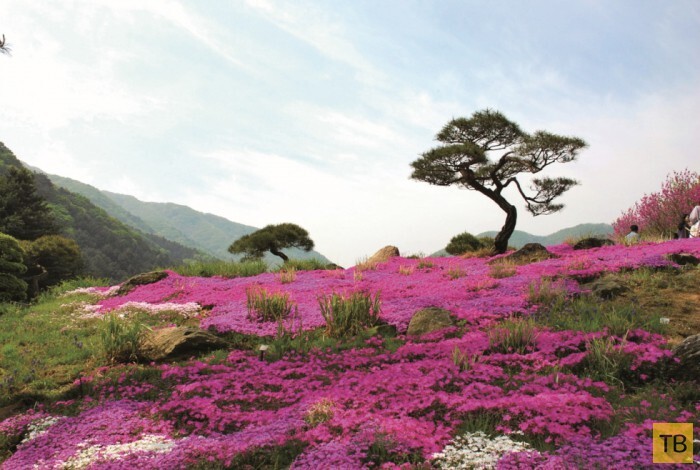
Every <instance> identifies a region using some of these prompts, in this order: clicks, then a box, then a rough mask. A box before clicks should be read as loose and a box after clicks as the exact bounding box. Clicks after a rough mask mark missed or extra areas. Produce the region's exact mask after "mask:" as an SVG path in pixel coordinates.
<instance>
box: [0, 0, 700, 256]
mask: <svg viewBox="0 0 700 470" xmlns="http://www.w3.org/2000/svg"><path fill="white" fill-rule="evenodd" d="M0 33H4V34H5V36H6V38H7V42H8V43H9V44H10V45H11V47H12V56H10V57H8V56H4V55H3V56H0V141H2V142H4V143H5V144H6V145H7V146H8V147H9V148H10V149H12V150H13V152H14V153H15V154H16V155H17V156H18V157H19V158H20V159H21V160H23V161H25V162H27V163H29V164H31V165H34V166H38V167H40V168H42V169H43V170H45V171H47V172H50V173H54V174H58V175H62V176H67V177H71V178H75V179H78V180H80V181H83V182H85V183H89V184H91V185H93V186H96V187H97V188H100V189H105V190H109V191H115V192H119V193H124V194H131V195H134V196H136V197H138V198H139V199H142V200H145V201H163V202H165V201H167V202H175V203H180V204H185V205H188V206H190V207H192V208H194V209H197V210H199V211H204V212H210V213H213V214H217V215H221V216H224V217H226V218H228V219H230V220H233V221H236V222H240V223H244V224H249V225H254V226H257V227H262V226H264V225H266V224H270V223H280V222H294V223H297V224H299V225H301V226H303V227H305V228H306V229H307V230H308V231H309V233H310V235H311V237H312V238H313V239H314V241H315V242H316V248H317V250H318V251H320V252H322V253H323V254H325V255H326V256H328V257H329V258H330V259H332V260H333V261H335V262H337V263H339V264H341V265H352V264H355V261H357V260H359V259H360V258H362V257H363V256H366V255H371V254H372V253H373V252H374V251H376V250H377V249H378V248H381V247H382V246H384V245H387V244H393V245H396V246H398V247H399V248H400V250H401V251H402V254H412V253H417V252H423V253H431V252H433V251H435V250H437V249H440V248H442V247H444V246H445V245H446V243H447V242H448V241H449V239H450V238H451V237H452V236H454V235H455V234H457V233H459V232H462V231H465V230H466V231H469V232H472V233H475V234H476V233H479V232H481V231H485V230H494V229H498V228H500V226H501V225H502V224H503V222H504V214H503V212H501V211H500V209H498V207H497V206H496V205H495V204H494V203H493V202H491V201H490V200H488V199H486V198H485V197H484V196H482V195H480V194H479V193H476V192H473V191H465V190H459V189H457V188H445V187H436V186H430V185H428V184H426V183H421V182H417V181H413V180H410V179H409V175H410V173H411V168H410V163H411V162H412V161H413V160H415V159H417V158H418V157H419V156H420V154H421V153H422V152H424V151H426V150H428V149H430V148H431V147H432V146H434V145H435V142H434V140H433V139H434V136H435V134H436V133H437V131H438V130H439V129H440V128H441V127H442V126H443V125H444V124H445V123H446V122H447V121H449V120H450V119H451V118H452V117H459V116H469V115H471V114H472V113H473V112H474V111H476V110H480V109H484V108H492V109H496V110H499V111H501V112H503V113H504V114H505V115H506V116H507V117H509V118H510V119H512V120H514V121H516V122H517V123H519V124H520V126H521V127H522V128H523V129H524V130H525V131H528V132H531V131H535V130H538V129H545V130H548V131H551V132H554V133H559V134H565V135H574V136H578V137H581V138H583V139H585V140H586V141H587V142H588V144H589V148H588V149H586V150H584V151H583V152H582V153H581V155H580V158H579V160H578V161H576V162H573V163H568V164H565V165H560V166H559V167H557V166H554V167H551V169H550V171H549V172H548V174H549V175H552V176H558V175H562V176H573V177H575V178H577V179H578V180H580V181H581V183H582V184H581V185H580V186H577V187H574V188H573V189H571V190H570V191H569V192H568V193H567V194H566V195H565V196H564V197H563V198H562V202H563V203H564V204H566V208H565V209H564V210H563V211H562V212H560V213H558V214H554V215H548V216H540V217H531V216H529V215H528V214H527V213H526V212H525V210H524V209H522V206H523V203H522V202H520V201H519V202H518V203H517V205H518V207H519V208H520V209H519V223H518V229H521V230H527V231H529V232H531V233H535V234H547V233H550V232H553V231H556V230H558V229H561V228H565V227H569V226H572V225H576V224H579V223H585V222H608V223H609V222H612V221H613V220H614V219H615V218H616V217H617V216H619V215H620V213H621V212H622V211H623V210H625V209H626V208H628V207H629V206H631V205H632V204H633V203H634V202H635V201H636V200H638V199H639V198H640V197H641V196H642V195H643V194H644V193H648V192H652V191H656V190H657V189H658V188H659V187H660V185H661V182H662V181H663V180H664V179H665V177H666V175H667V174H668V173H669V172H671V171H676V170H682V169H685V168H688V169H691V170H694V171H698V170H699V168H698V163H699V162H700V158H699V154H698V149H699V148H700V111H699V110H700V2H698V1H697V0H688V1H683V0H668V1H656V0H655V1H644V0H633V1H632V0H631V1H613V0H601V1H596V0H587V1H584V0H580V1H575V0H569V1H566V2H560V1H556V0H549V1H536V0H528V1H520V0H513V1H498V0H495V1H447V0H440V1H427V0H424V1H411V0H367V1H364V0H352V1H291V0H290V1H279V2H277V1H272V0H269V1H268V0H247V1H244V0H240V1H224V0H217V1H214V0H208V1H204V0H202V1H196V2H194V1H190V2H185V1H180V2H178V1H169V0H86V1H69V0H60V1H41V0H36V1H34V0H32V1H27V0H0Z"/></svg>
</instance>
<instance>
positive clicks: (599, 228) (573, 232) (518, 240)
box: [430, 224, 613, 256]
mask: <svg viewBox="0 0 700 470" xmlns="http://www.w3.org/2000/svg"><path fill="white" fill-rule="evenodd" d="M611 233H613V228H612V225H610V224H579V225H575V226H573V227H569V228H564V229H561V230H559V231H557V232H554V233H552V234H549V235H533V234H531V233H527V232H523V231H521V230H516V231H514V232H513V235H512V236H511V237H510V240H509V241H508V245H510V246H512V247H514V248H522V246H523V245H526V244H528V243H539V244H540V245H544V246H549V245H559V244H561V243H564V242H565V241H566V240H571V239H576V238H583V237H588V236H590V237H606V236H608V235H610V234H611ZM497 234H498V232H497V231H495V230H491V231H488V232H482V233H480V234H478V235H476V236H477V237H495V236H496V235H497ZM430 256H450V255H449V254H448V253H447V252H446V251H445V250H444V249H442V250H439V251H436V252H435V253H433V254H432V255H430Z"/></svg>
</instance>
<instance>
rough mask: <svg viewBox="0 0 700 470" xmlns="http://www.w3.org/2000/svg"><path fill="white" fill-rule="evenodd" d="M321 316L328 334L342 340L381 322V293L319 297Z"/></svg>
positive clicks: (355, 293) (356, 293)
mask: <svg viewBox="0 0 700 470" xmlns="http://www.w3.org/2000/svg"><path fill="white" fill-rule="evenodd" d="M318 304H319V306H320V307H321V315H323V319H324V320H325V321H326V331H325V332H326V334H327V335H328V336H330V337H331V338H342V337H344V336H352V335H356V334H358V333H360V332H361V331H363V330H364V329H366V328H370V327H373V326H375V325H376V324H377V323H378V322H379V313H380V309H381V302H380V299H379V293H378V292H377V293H376V294H375V295H374V297H373V296H372V294H370V293H364V292H354V293H352V294H350V295H349V296H345V295H341V294H337V293H333V294H330V295H326V294H322V295H320V296H319V297H318Z"/></svg>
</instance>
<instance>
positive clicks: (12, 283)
mask: <svg viewBox="0 0 700 470" xmlns="http://www.w3.org/2000/svg"><path fill="white" fill-rule="evenodd" d="M23 261H24V253H23V252H22V248H21V247H20V245H19V242H18V241H17V240H16V239H15V238H13V237H11V236H9V235H6V234H4V233H0V302H11V301H21V300H24V299H26V298H27V283H26V282H24V281H23V280H22V279H20V276H21V275H22V274H24V273H25V272H26V271H27V267H26V266H25V265H24V264H23Z"/></svg>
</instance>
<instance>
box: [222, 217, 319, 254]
mask: <svg viewBox="0 0 700 470" xmlns="http://www.w3.org/2000/svg"><path fill="white" fill-rule="evenodd" d="M313 247H314V242H313V241H312V240H311V238H309V232H307V231H306V230H305V229H303V228H301V227H300V226H298V225H296V224H291V223H284V224H277V225H267V226H265V227H263V228H261V229H260V230H258V231H256V232H253V233H251V234H248V235H244V236H242V237H241V238H239V239H238V240H236V241H235V242H233V243H232V244H231V246H229V248H228V251H229V252H231V253H245V254H246V257H247V258H248V259H255V258H261V257H262V256H263V254H265V252H266V251H269V252H270V253H272V254H273V255H275V256H279V257H280V258H282V260H283V261H284V262H285V263H286V262H287V261H288V260H289V257H288V256H287V255H286V254H284V252H282V250H283V249H284V248H300V249H302V250H304V251H311V250H312V249H313Z"/></svg>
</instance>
